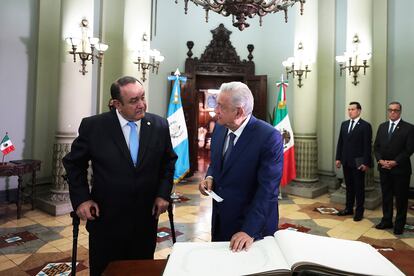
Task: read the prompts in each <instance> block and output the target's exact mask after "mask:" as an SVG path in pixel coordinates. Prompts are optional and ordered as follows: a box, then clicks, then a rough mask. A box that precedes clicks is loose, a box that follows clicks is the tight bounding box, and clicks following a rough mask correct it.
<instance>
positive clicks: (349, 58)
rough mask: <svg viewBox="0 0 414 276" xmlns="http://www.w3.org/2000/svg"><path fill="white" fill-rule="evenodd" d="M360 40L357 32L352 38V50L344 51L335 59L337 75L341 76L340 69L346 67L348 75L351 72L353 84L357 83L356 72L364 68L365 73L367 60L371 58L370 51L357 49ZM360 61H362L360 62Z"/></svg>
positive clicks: (343, 69)
mask: <svg viewBox="0 0 414 276" xmlns="http://www.w3.org/2000/svg"><path fill="white" fill-rule="evenodd" d="M360 42H361V41H360V40H359V37H358V35H357V34H355V35H354V37H353V38H352V46H353V48H352V50H351V51H348V52H345V53H344V55H343V56H337V57H336V61H337V62H338V64H339V70H340V71H339V75H340V76H342V71H345V70H346V69H348V73H349V75H351V74H352V77H353V78H354V80H353V81H352V84H353V85H355V86H356V85H357V84H358V83H359V81H358V72H359V70H360V69H361V68H363V69H364V75H365V74H366V71H367V68H368V67H369V65H368V60H369V59H370V58H371V52H368V51H361V50H360V49H359V44H360ZM347 62H348V63H347ZM361 62H362V63H361Z"/></svg>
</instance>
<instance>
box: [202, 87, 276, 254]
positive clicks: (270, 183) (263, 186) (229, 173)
mask: <svg viewBox="0 0 414 276" xmlns="http://www.w3.org/2000/svg"><path fill="white" fill-rule="evenodd" d="M252 110H253V95H252V93H251V91H250V89H249V88H248V87H247V85H245V84H244V83H241V82H231V83H224V84H222V85H221V87H220V94H219V95H218V98H217V106H216V108H215V112H216V114H217V123H218V124H216V127H215V128H214V132H213V135H212V142H211V164H210V166H209V168H208V171H207V177H206V179H205V180H203V181H202V182H200V184H199V190H200V192H201V193H202V194H203V195H207V192H210V191H214V192H215V193H217V194H218V195H219V196H220V197H222V198H223V199H224V200H223V201H222V202H216V201H213V213H212V227H211V235H212V241H230V248H231V250H233V251H240V250H242V249H245V250H247V249H249V248H250V246H251V244H252V243H253V241H254V240H256V239H261V238H262V237H264V236H267V235H273V234H274V232H275V231H276V230H277V228H278V220H279V213H278V194H279V183H280V179H281V177H282V169H283V142H282V138H281V135H280V133H279V132H278V131H277V130H276V129H275V128H274V127H272V126H271V125H269V124H268V123H266V122H264V121H261V120H258V119H256V118H255V117H254V116H253V115H252Z"/></svg>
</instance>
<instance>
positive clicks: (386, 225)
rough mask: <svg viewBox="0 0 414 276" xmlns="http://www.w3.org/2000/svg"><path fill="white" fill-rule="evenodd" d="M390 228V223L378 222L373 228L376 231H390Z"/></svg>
mask: <svg viewBox="0 0 414 276" xmlns="http://www.w3.org/2000/svg"><path fill="white" fill-rule="evenodd" d="M392 226H393V225H392V223H385V222H380V223H378V224H377V225H375V228H377V229H391V228H392Z"/></svg>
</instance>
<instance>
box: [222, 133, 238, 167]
mask: <svg viewBox="0 0 414 276" xmlns="http://www.w3.org/2000/svg"><path fill="white" fill-rule="evenodd" d="M235 138H236V134H234V133H233V132H232V133H230V134H229V145H228V146H227V149H226V152H225V153H224V156H223V165H224V164H225V163H226V161H227V159H229V156H230V153H231V151H232V150H233V147H234V139H235Z"/></svg>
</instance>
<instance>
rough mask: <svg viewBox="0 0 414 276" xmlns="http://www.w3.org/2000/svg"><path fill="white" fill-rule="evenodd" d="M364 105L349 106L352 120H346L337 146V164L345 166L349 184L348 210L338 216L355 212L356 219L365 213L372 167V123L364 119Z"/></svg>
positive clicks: (346, 184) (347, 192)
mask: <svg viewBox="0 0 414 276" xmlns="http://www.w3.org/2000/svg"><path fill="white" fill-rule="evenodd" d="M360 115H361V105H360V104H359V103H358V102H350V103H349V106H348V116H349V120H346V121H344V122H342V124H341V130H340V132H339V138H338V144H337V146H336V161H335V164H336V167H337V168H340V167H341V165H342V168H343V172H344V179H345V186H346V204H345V209H343V210H341V211H339V213H338V216H346V215H352V214H354V202H355V201H356V207H355V215H354V221H360V220H361V219H362V218H363V216H364V202H365V172H366V171H367V170H368V168H369V167H371V164H372V157H371V142H372V128H371V125H370V124H369V123H368V122H367V121H364V120H363V119H361V117H360Z"/></svg>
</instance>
